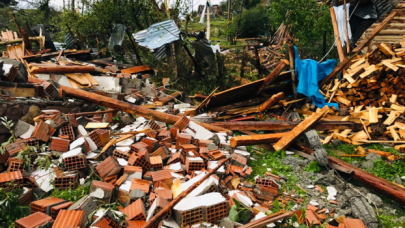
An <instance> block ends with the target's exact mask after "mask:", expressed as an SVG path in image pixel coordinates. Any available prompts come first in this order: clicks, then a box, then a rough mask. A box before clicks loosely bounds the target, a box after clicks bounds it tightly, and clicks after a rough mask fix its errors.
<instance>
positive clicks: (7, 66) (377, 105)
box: [0, 15, 405, 228]
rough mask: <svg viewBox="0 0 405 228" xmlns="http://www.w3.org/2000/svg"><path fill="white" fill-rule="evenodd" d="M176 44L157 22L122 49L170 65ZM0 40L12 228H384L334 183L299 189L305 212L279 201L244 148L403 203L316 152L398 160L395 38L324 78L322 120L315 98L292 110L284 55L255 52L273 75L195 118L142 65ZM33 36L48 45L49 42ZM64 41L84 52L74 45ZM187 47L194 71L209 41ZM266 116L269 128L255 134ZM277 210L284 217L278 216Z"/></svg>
mask: <svg viewBox="0 0 405 228" xmlns="http://www.w3.org/2000/svg"><path fill="white" fill-rule="evenodd" d="M392 18H393V17H392V16H391V15H390V16H388V17H387V18H385V19H384V21H382V22H381V24H382V25H383V26H378V27H377V28H375V29H374V30H373V32H372V34H373V36H372V37H368V38H367V39H366V40H364V41H363V42H361V43H360V44H359V46H358V48H356V49H355V50H353V51H354V52H355V53H359V52H360V51H361V49H362V48H364V47H366V45H367V44H368V43H369V41H370V40H371V39H372V38H373V37H374V36H376V35H377V34H378V32H380V31H381V30H382V29H383V27H384V26H385V25H386V24H387V23H388V22H389V21H390V20H392ZM161 27H164V28H166V29H167V30H166V29H159V28H161ZM116 31H118V33H117V34H116V36H114V37H113V38H112V39H111V40H113V41H114V42H113V41H112V42H110V45H109V46H110V47H111V49H116V48H119V46H120V45H121V44H122V40H123V36H125V34H124V31H125V28H124V27H122V26H119V25H117V26H116ZM168 31H169V32H168ZM10 33H11V35H10ZM178 33H179V30H178V28H177V27H176V25H175V24H174V22H173V21H165V22H161V23H158V24H154V25H153V26H151V27H150V28H149V29H148V30H144V31H141V32H138V33H137V34H135V35H133V36H129V39H131V40H132V38H134V39H135V41H136V42H138V43H139V45H141V46H145V47H147V48H149V49H152V50H154V52H155V53H156V55H157V56H161V57H164V56H165V55H163V54H162V53H166V50H165V49H166V48H168V49H169V48H170V45H169V44H170V43H172V42H177V41H178V40H179V39H181V38H180V37H178ZM288 36H289V35H288V33H287V31H286V28H285V26H281V27H280V29H279V31H278V32H277V36H276V37H279V38H274V40H273V42H272V45H273V46H274V47H276V48H279V47H280V46H281V45H282V44H283V43H284V42H286V40H288ZM2 37H3V38H5V39H6V43H7V45H9V46H7V51H6V54H5V55H4V56H5V57H7V58H1V59H0V63H2V64H0V69H2V70H0V76H1V79H2V81H0V88H1V91H2V95H1V97H0V99H1V102H2V106H1V108H2V109H1V111H2V112H1V114H2V116H3V115H4V116H6V117H7V119H3V121H2V122H4V125H2V126H1V132H0V137H1V138H0V139H1V140H2V141H7V139H8V138H9V136H10V135H12V136H13V137H12V139H11V140H9V141H7V144H6V145H4V148H3V147H2V150H4V151H3V152H2V153H1V155H0V163H1V164H2V166H1V168H2V169H3V172H2V173H0V185H1V186H2V187H3V188H5V189H6V190H9V191H11V190H12V189H15V188H21V189H23V193H22V195H21V197H20V201H21V204H23V205H29V206H30V209H31V214H30V215H29V216H27V217H24V218H21V219H19V220H17V221H15V226H16V227H56V228H65V227H100V228H104V227H235V226H236V227H264V226H277V225H280V226H281V225H282V224H283V223H286V222H288V221H289V220H290V218H296V220H295V221H296V222H295V223H294V225H297V224H298V226H299V225H300V224H307V225H308V226H310V225H321V224H323V223H325V222H326V223H327V227H341V226H343V227H344V226H346V227H378V221H377V218H376V214H375V212H374V210H373V207H372V206H371V203H370V202H369V201H368V198H366V197H365V196H364V194H362V193H361V192H359V191H358V190H357V189H356V188H354V187H349V188H341V184H342V183H341V182H343V183H344V181H342V180H340V179H339V178H336V180H334V181H330V182H326V183H327V184H324V183H325V182H322V183H323V184H324V187H326V188H325V189H326V190H324V188H322V187H320V186H319V185H320V184H319V183H315V181H313V182H312V181H311V180H307V181H308V183H311V184H308V185H307V186H305V190H303V191H304V192H306V193H307V194H310V193H312V194H313V195H316V194H318V195H320V194H324V195H322V197H323V198H322V197H320V198H318V199H311V200H310V201H309V202H308V203H306V204H305V205H304V201H305V200H304V199H303V197H302V196H300V195H299V194H296V192H295V190H293V191H289V190H287V189H283V188H282V187H283V186H282V185H283V183H285V182H286V180H288V177H285V176H282V175H276V174H274V173H272V170H271V169H266V172H265V174H264V175H260V176H252V173H253V172H254V171H255V170H254V167H252V166H251V164H255V162H257V160H256V158H255V156H254V154H253V152H251V150H250V149H248V147H249V146H251V145H261V147H263V148H265V149H266V150H271V151H281V150H284V151H286V155H288V156H290V159H294V158H295V157H296V156H301V157H303V158H305V159H307V160H311V161H317V162H318V163H319V164H320V165H321V166H323V167H325V169H327V170H329V171H331V172H329V173H328V175H329V176H330V177H334V174H333V173H334V172H339V173H343V174H345V175H350V177H352V178H354V179H355V180H356V181H358V182H359V183H362V184H363V185H364V186H366V187H368V188H369V189H371V190H373V191H376V192H378V193H380V194H382V195H385V196H386V197H388V198H390V199H392V200H395V201H396V202H398V203H399V204H401V205H403V204H404V203H405V200H404V197H403V196H404V193H405V190H404V188H403V187H402V186H399V185H397V184H394V183H391V182H390V181H387V180H385V179H383V178H380V177H377V176H374V175H372V174H370V173H368V172H367V171H365V170H363V169H361V168H358V167H355V166H352V165H350V164H348V163H346V162H344V161H341V160H340V159H338V158H336V157H332V156H328V154H327V152H326V151H325V149H324V148H323V144H329V143H330V142H332V141H339V142H344V143H347V144H350V145H359V147H357V151H356V154H355V156H362V157H370V156H376V155H379V156H381V157H382V158H383V159H385V160H387V161H395V160H398V159H402V158H401V156H398V155H397V154H393V153H389V152H385V151H379V150H372V149H368V150H365V149H364V148H363V147H361V146H362V145H366V144H368V143H372V142H378V143H394V144H399V145H397V146H396V147H395V148H396V149H397V150H399V151H401V152H402V151H404V148H405V147H404V145H401V144H403V140H404V138H405V125H404V122H405V121H404V118H403V115H402V114H403V112H404V111H405V100H404V99H403V92H402V90H403V86H404V85H405V81H404V80H403V77H402V76H403V68H405V62H404V61H405V59H404V56H405V54H404V53H405V40H403V39H401V42H399V43H396V44H392V45H391V44H384V43H382V44H380V45H379V46H378V48H376V49H374V50H373V51H372V52H369V53H367V54H366V55H355V56H354V57H350V58H349V57H348V58H346V60H345V61H343V62H341V63H340V64H339V65H338V66H336V67H335V68H333V69H331V70H330V72H328V73H325V77H324V79H320V82H319V87H318V84H317V85H316V88H317V89H318V90H319V89H320V90H321V92H319V94H322V96H323V99H324V103H325V102H326V101H328V102H329V103H330V102H332V101H333V102H335V103H336V104H337V105H336V106H334V105H330V106H332V107H330V106H329V105H323V106H322V107H317V106H316V105H319V103H316V102H313V103H312V102H311V100H310V99H309V98H308V97H310V98H313V97H311V96H307V97H303V98H297V97H296V95H297V94H296V91H297V89H298V91H299V86H298V87H297V85H296V80H295V79H294V77H295V76H296V74H297V75H298V77H297V79H299V77H300V75H302V74H303V71H302V70H301V68H299V67H297V69H296V70H295V67H296V66H297V65H298V64H294V62H295V63H297V62H299V61H301V60H299V58H297V57H296V55H295V52H294V48H293V47H292V46H290V48H289V51H290V53H289V54H290V58H289V60H287V59H285V58H284V56H282V55H278V54H277V52H275V51H274V50H272V49H263V50H261V51H260V52H259V51H258V50H257V49H256V50H255V51H254V52H253V53H254V54H252V55H253V56H255V58H256V60H257V61H258V65H261V64H263V65H265V67H264V68H265V69H271V68H274V67H275V69H274V70H273V71H272V72H271V73H269V74H268V75H267V76H266V77H265V78H263V79H260V80H257V81H254V82H246V83H243V85H241V86H238V87H233V88H230V89H228V90H225V91H221V92H216V91H214V92H212V94H210V95H208V96H195V99H200V100H199V104H198V105H194V106H193V105H191V104H188V103H183V102H181V101H180V100H178V99H180V96H181V95H182V92H181V91H176V92H174V93H171V94H169V92H168V90H167V88H166V87H165V86H166V85H169V84H170V82H169V80H168V79H164V81H163V85H164V86H162V87H158V88H157V87H156V85H155V84H154V83H153V82H152V80H151V78H152V77H153V70H152V69H151V67H150V66H147V65H141V63H142V61H139V60H137V61H135V62H138V63H139V64H140V65H139V66H133V65H129V64H120V63H116V62H114V61H113V59H112V58H104V59H93V58H92V57H91V52H90V50H61V51H59V52H54V51H52V50H51V49H50V48H49V49H46V48H45V45H42V46H40V50H38V52H36V53H33V51H32V50H31V49H29V48H27V45H26V44H25V42H27V43H28V42H29V40H31V38H28V39H26V36H25V35H23V38H22V39H19V37H18V35H17V33H12V32H9V31H7V32H6V33H4V34H2ZM24 37H25V38H24ZM39 37H40V38H39V39H37V40H38V41H39V42H40V43H42V44H43V43H44V39H45V38H44V36H42V35H40V36H39ZM67 38H68V39H69V40H71V42H72V43H71V45H72V46H76V45H79V46H80V44H79V43H78V42H80V41H74V40H75V39H76V38H75V36H74V35H70V36H69V37H67ZM22 42H24V44H25V45H20V43H22ZM195 46H196V49H198V48H200V50H201V51H200V53H199V54H197V53H196V55H195V58H196V59H203V58H212V55H213V54H214V53H217V52H216V51H214V50H213V49H214V48H213V47H212V46H210V45H209V44H208V43H207V42H205V40H203V39H202V40H200V41H198V42H196V44H195ZM28 47H29V45H28ZM162 50H163V51H162ZM211 51H212V52H211ZM159 53H160V54H159ZM207 53H208V54H207ZM259 53H260V54H259ZM11 59H14V60H11ZM18 60H20V61H18ZM270 60H271V61H270ZM274 62H275V63H276V64H274ZM301 63H302V64H307V63H310V62H301ZM270 65H274V66H273V67H271V66H270ZM288 67H290V68H291V70H290V71H286V72H283V71H284V70H285V69H286V68H288ZM344 68H345V69H344ZM343 69H344V71H343ZM341 71H343V79H342V80H339V79H338V78H337V77H336V76H337V74H338V73H340V72H341ZM264 74H265V72H263V75H264ZM302 81H303V80H300V83H301V82H302ZM317 82H318V81H317ZM317 92H318V91H317ZM319 94H317V95H319ZM314 96H315V95H314ZM175 102H176V103H175ZM298 104H301V105H298ZM315 104H316V105H315ZM101 106H102V107H101ZM336 107H337V108H336ZM100 108H101V109H103V110H99V109H100ZM261 115H267V116H269V117H271V118H273V120H272V121H256V120H257V118H258V116H261ZM300 115H301V116H303V117H304V118H301V116H300ZM10 120H12V121H13V122H14V126H12V125H11V124H9V123H11V122H9V121H10ZM10 130H12V131H13V132H10ZM255 130H263V131H268V132H267V134H257V133H255V132H253V131H255ZM315 130H317V131H318V132H316V131H315ZM232 131H239V132H241V133H242V135H240V136H236V135H232ZM298 138H300V140H298ZM260 153H261V152H260V151H259V155H263V154H260ZM348 156H350V155H348ZM262 159H264V158H263V156H262ZM40 164H42V165H40ZM44 164H45V165H44ZM293 166H299V165H298V161H297V164H293ZM303 179H305V178H303ZM85 188H88V194H87V193H86V194H85V195H84V196H82V197H81V198H80V199H77V200H66V199H63V198H62V197H55V196H50V194H51V193H52V192H53V191H55V190H67V189H85ZM300 188H301V187H300ZM282 189H283V191H282ZM343 201H344V202H345V203H346V207H350V208H351V214H350V216H347V217H345V216H344V215H348V214H349V213H348V214H344V215H343V216H342V214H341V212H339V210H340V208H339V206H341V204H342V202H343ZM373 203H374V202H373ZM279 204H280V205H284V206H285V207H282V209H280V210H278V211H273V209H274V208H276V207H280V206H276V205H279ZM112 205H117V206H116V207H114V206H112ZM288 206H291V207H288ZM299 207H301V208H302V207H303V208H305V215H304V212H303V210H302V209H297V208H299ZM239 215H240V216H239ZM242 215H243V216H242Z"/></svg>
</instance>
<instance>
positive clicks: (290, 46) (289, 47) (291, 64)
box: [288, 40, 297, 99]
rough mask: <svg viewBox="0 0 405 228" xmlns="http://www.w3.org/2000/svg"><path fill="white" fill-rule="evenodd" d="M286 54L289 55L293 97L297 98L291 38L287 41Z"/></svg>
mask: <svg viewBox="0 0 405 228" xmlns="http://www.w3.org/2000/svg"><path fill="white" fill-rule="evenodd" d="M288 55H289V57H290V70H291V84H292V89H293V98H294V99H297V87H296V81H295V49H294V43H293V41H292V40H291V41H290V42H289V43H288Z"/></svg>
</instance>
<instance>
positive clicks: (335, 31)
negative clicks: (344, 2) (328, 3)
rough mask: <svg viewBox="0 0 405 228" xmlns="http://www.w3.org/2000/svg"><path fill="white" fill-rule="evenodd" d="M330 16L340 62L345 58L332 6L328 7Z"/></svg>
mask: <svg viewBox="0 0 405 228" xmlns="http://www.w3.org/2000/svg"><path fill="white" fill-rule="evenodd" d="M330 16H331V17H332V25H333V32H334V34H335V39H336V47H337V50H338V53H339V59H340V62H343V61H344V60H345V59H346V57H345V53H344V52H343V47H342V41H341V40H340V35H339V29H338V23H337V21H336V14H335V9H334V8H333V7H331V8H330Z"/></svg>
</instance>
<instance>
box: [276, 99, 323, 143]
mask: <svg viewBox="0 0 405 228" xmlns="http://www.w3.org/2000/svg"><path fill="white" fill-rule="evenodd" d="M328 111H329V107H328V106H325V107H323V108H322V109H321V110H320V111H319V112H318V113H315V114H313V115H311V116H310V117H308V118H306V119H305V120H304V121H302V122H301V123H300V124H298V125H297V126H296V127H295V128H294V129H292V130H291V132H290V133H289V134H288V135H286V136H284V137H283V138H281V139H280V140H279V141H278V142H277V143H276V144H274V145H273V147H274V149H275V150H284V149H286V148H287V147H288V146H289V145H290V144H291V143H292V142H293V141H294V140H295V139H296V138H297V137H299V136H300V135H301V134H302V133H304V132H305V131H306V130H308V128H310V127H311V126H312V125H314V124H315V123H316V122H317V121H318V120H319V119H321V118H322V116H323V115H324V114H326V113H327V112H328Z"/></svg>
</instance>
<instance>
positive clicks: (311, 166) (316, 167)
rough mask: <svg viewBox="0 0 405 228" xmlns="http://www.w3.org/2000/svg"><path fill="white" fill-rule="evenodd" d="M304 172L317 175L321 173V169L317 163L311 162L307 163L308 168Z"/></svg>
mask: <svg viewBox="0 0 405 228" xmlns="http://www.w3.org/2000/svg"><path fill="white" fill-rule="evenodd" d="M305 171H307V172H311V173H319V172H321V167H320V166H319V163H318V162H317V161H313V162H311V163H309V165H308V167H307V168H305Z"/></svg>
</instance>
